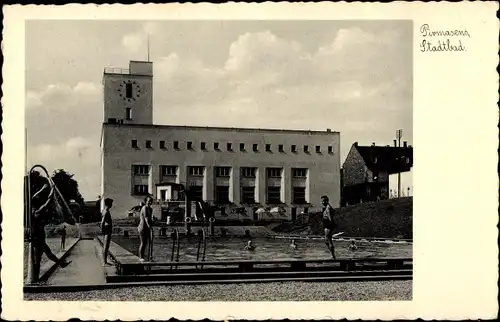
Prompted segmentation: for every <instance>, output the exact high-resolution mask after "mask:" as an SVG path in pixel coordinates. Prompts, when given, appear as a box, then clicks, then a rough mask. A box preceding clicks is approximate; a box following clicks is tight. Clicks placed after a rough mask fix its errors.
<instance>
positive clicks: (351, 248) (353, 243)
mask: <svg viewBox="0 0 500 322" xmlns="http://www.w3.org/2000/svg"><path fill="white" fill-rule="evenodd" d="M349 249H350V250H353V251H354V250H356V249H358V246H357V245H356V242H355V241H354V240H352V241H351V244H350V245H349Z"/></svg>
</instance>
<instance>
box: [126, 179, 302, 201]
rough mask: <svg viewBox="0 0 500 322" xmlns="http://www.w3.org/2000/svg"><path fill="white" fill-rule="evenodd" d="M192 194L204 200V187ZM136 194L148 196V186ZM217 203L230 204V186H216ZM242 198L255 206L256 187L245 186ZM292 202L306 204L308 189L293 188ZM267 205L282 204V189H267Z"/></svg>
mask: <svg viewBox="0 0 500 322" xmlns="http://www.w3.org/2000/svg"><path fill="white" fill-rule="evenodd" d="M190 190H191V192H192V193H193V197H194V198H195V199H197V200H202V199H203V187H202V186H191V187H190ZM133 192H134V194H137V195H145V194H148V185H145V184H137V185H134V188H133ZM214 194H215V203H216V204H229V203H230V200H229V186H216V187H215V191H214ZM240 197H241V203H242V204H255V203H256V201H255V187H254V186H248V187H247V186H245V187H241V190H240ZM292 202H293V203H294V204H306V203H307V201H306V188H304V187H292ZM266 203H267V204H281V203H283V200H282V198H281V187H267V191H266Z"/></svg>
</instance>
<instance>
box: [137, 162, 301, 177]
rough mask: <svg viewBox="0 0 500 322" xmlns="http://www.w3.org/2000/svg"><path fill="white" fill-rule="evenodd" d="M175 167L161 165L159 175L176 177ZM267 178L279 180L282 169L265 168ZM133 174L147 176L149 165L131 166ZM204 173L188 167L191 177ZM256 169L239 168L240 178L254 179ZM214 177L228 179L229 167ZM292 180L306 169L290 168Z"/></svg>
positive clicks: (198, 168)
mask: <svg viewBox="0 0 500 322" xmlns="http://www.w3.org/2000/svg"><path fill="white" fill-rule="evenodd" d="M177 169H178V167H177V166H171V165H162V166H160V173H161V175H162V176H176V175H177ZM266 170H267V177H268V178H281V174H282V172H283V169H282V168H267V169H266ZM132 171H133V174H134V175H136V176H147V175H149V165H137V164H135V165H133V166H132ZM204 172H205V167H202V166H188V174H189V175H191V176H203V174H204ZM256 172H257V168H252V167H241V168H240V176H241V177H244V178H255V175H256ZM215 176H216V177H229V176H231V167H216V168H215ZM292 177H293V178H306V177H307V169H305V168H292Z"/></svg>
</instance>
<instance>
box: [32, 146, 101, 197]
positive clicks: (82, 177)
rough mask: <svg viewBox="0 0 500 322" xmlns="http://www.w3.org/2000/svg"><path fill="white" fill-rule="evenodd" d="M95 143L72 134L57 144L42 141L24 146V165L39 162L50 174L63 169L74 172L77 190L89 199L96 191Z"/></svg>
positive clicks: (97, 159)
mask: <svg viewBox="0 0 500 322" xmlns="http://www.w3.org/2000/svg"><path fill="white" fill-rule="evenodd" d="M99 160H100V150H99V144H98V142H95V141H94V140H93V139H92V138H90V139H86V138H83V137H72V138H69V139H68V140H66V141H65V142H62V143H60V144H49V143H42V144H37V145H29V146H28V164H29V165H30V166H33V165H34V164H41V165H43V166H44V167H45V168H46V169H47V170H48V171H49V173H50V174H51V173H52V172H53V171H54V170H57V169H64V170H65V171H67V172H69V173H72V174H74V175H75V177H74V178H75V180H76V181H77V182H78V185H79V189H80V193H83V194H84V196H86V197H87V198H93V197H94V194H96V193H98V192H99V191H100V188H99V184H100V171H98V169H99V164H100V163H99V162H100V161H99Z"/></svg>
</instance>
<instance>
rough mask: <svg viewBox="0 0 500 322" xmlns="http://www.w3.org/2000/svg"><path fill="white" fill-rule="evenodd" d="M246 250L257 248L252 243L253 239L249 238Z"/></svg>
mask: <svg viewBox="0 0 500 322" xmlns="http://www.w3.org/2000/svg"><path fill="white" fill-rule="evenodd" d="M245 250H255V246H254V245H252V241H251V240H249V241H248V243H247V245H246V246H245Z"/></svg>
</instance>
